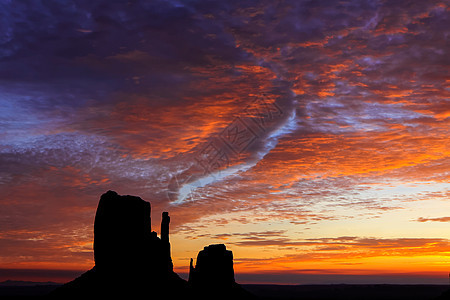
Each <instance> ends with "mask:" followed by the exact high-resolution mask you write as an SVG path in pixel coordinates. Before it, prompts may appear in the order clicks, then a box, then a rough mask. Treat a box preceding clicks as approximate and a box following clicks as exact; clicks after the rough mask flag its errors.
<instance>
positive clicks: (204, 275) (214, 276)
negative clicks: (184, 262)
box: [189, 244, 251, 299]
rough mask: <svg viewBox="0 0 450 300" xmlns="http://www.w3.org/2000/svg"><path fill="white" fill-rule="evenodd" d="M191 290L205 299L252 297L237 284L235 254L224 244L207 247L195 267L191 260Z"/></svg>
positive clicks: (202, 251)
mask: <svg viewBox="0 0 450 300" xmlns="http://www.w3.org/2000/svg"><path fill="white" fill-rule="evenodd" d="M189 288H191V289H192V290H193V291H194V292H195V293H196V295H197V296H200V297H203V298H207V297H208V295H219V296H220V297H221V299H237V298H238V299H242V298H245V299H247V298H249V297H250V296H251V295H250V294H249V293H247V292H246V291H245V290H244V289H242V288H241V287H240V285H238V284H237V283H236V282H235V280H234V269H233V252H231V251H229V250H227V249H226V247H225V245H224V244H216V245H209V246H206V247H205V248H204V249H203V250H201V251H200V252H199V253H198V256H197V263H196V265H195V267H194V266H193V260H192V259H191V264H190V269H189Z"/></svg>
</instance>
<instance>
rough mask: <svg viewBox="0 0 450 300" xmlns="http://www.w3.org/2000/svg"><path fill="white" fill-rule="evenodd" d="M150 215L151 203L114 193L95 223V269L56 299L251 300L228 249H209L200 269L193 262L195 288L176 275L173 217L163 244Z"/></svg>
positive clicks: (164, 226) (165, 216)
mask: <svg viewBox="0 0 450 300" xmlns="http://www.w3.org/2000/svg"><path fill="white" fill-rule="evenodd" d="M150 213H151V206H150V203H149V202H146V201H144V200H142V199H141V198H139V197H135V196H120V195H118V194H117V193H116V192H113V191H108V192H106V193H105V194H103V195H102V196H101V198H100V201H99V204H98V207H97V212H96V215H95V221H94V260H95V266H94V267H93V268H92V269H91V270H89V271H87V272H85V273H84V274H82V275H81V276H80V277H78V278H76V279H75V280H73V281H71V282H69V283H66V284H65V285H63V286H62V287H60V288H58V289H56V290H55V291H54V293H53V294H52V295H53V296H56V297H58V298H61V297H64V298H71V297H77V298H79V297H89V296H94V297H102V298H103V297H105V296H107V297H113V296H122V297H142V296H145V297H146V298H155V299H163V298H161V297H160V296H159V295H164V298H165V299H178V298H186V297H189V299H191V298H192V299H205V298H208V299H210V298H213V299H224V297H227V298H228V297H229V296H232V297H233V298H234V299H242V298H243V297H244V296H245V298H246V299H247V298H248V296H249V294H247V293H246V292H245V291H244V290H243V289H241V288H240V286H239V285H238V284H237V283H236V282H235V280H234V271H233V254H232V252H231V251H229V250H226V247H225V245H210V246H207V247H205V248H204V249H203V250H202V251H200V252H199V254H198V257H197V265H196V267H195V268H194V267H193V266H192V262H191V272H190V275H189V276H190V278H189V282H186V281H185V280H184V279H181V278H180V277H179V276H178V275H177V274H176V273H175V272H174V271H173V263H172V258H171V254H170V251H171V249H170V241H169V224H170V217H169V213H168V212H163V213H162V220H161V237H160V238H159V237H158V236H157V234H156V232H154V231H152V230H151V219H150V218H151V216H150ZM161 293H162V294H161ZM240 296H243V297H240Z"/></svg>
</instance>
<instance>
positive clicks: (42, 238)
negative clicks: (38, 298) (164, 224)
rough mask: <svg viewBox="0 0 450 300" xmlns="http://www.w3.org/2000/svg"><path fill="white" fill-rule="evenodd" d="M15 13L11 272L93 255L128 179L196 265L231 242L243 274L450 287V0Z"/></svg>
mask: <svg viewBox="0 0 450 300" xmlns="http://www.w3.org/2000/svg"><path fill="white" fill-rule="evenodd" d="M0 8H1V9H0V29H1V31H0V32H2V33H1V34H0V44H1V45H2V46H1V47H0V80H1V84H0V195H1V196H0V281H2V280H7V279H15V280H35V281H45V280H53V281H58V282H66V281H68V280H70V279H72V278H74V277H75V276H77V274H81V273H82V272H84V271H86V270H88V269H90V268H92V266H93V264H94V258H93V249H92V243H93V222H94V215H95V210H96V207H97V204H98V201H99V198H100V195H101V194H102V193H104V192H106V191H108V190H114V191H116V192H117V193H119V194H121V195H135V196H139V197H141V198H142V199H144V200H146V201H149V202H150V203H151V206H152V209H151V210H152V228H155V230H156V229H157V230H158V232H159V226H160V225H159V224H160V220H161V213H162V212H163V211H169V212H170V216H171V224H170V226H171V227H170V230H171V249H172V259H173V263H174V269H175V271H176V272H178V273H179V274H181V275H182V276H186V275H185V274H186V273H188V271H189V260H190V258H194V259H195V258H196V256H197V253H198V251H200V250H201V249H203V247H204V246H206V245H209V244H217V243H224V244H226V246H227V249H229V250H232V251H233V255H234V269H235V273H236V279H237V281H241V282H247V283H287V284H296V283H297V284H301V283H311V282H313V283H323V282H326V283H330V282H331V283H346V282H354V280H355V278H354V277H353V276H354V275H361V276H363V277H364V276H366V277H367V281H366V282H369V283H370V282H376V283H378V282H382V283H392V282H405V283H406V282H414V283H421V282H426V283H442V284H445V283H447V282H448V274H449V272H450V201H449V200H450V183H449V182H450V100H449V99H450V72H449V71H450V60H449V59H450V53H449V45H450V43H449V28H450V8H449V6H448V2H445V1H406V0H405V1H403V0H402V1H371V0H370V1H369V0H368V1H356V0H355V1H352V0H349V1H257V2H252V1H237V2H233V1H231V2H230V1H190V2H184V1H170V0H168V1H133V2H130V3H126V2H123V3H121V2H118V3H115V4H113V3H111V2H109V1H90V2H84V1H74V2H73V3H72V2H70V1H69V2H61V3H59V2H55V3H52V2H45V1H44V2H39V1H36V2H16V1H11V2H8V1H6V2H3V3H1V4H0ZM118 242H120V241H118ZM286 274H293V276H292V277H290V278H288V276H286ZM296 276H297V277H296ZM308 276H309V277H308Z"/></svg>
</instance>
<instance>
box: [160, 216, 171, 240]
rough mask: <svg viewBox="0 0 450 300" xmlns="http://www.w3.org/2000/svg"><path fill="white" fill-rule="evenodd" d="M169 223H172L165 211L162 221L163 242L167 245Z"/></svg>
mask: <svg viewBox="0 0 450 300" xmlns="http://www.w3.org/2000/svg"><path fill="white" fill-rule="evenodd" d="M169 223H170V217H169V213H168V212H167V211H165V212H163V213H162V220H161V241H163V242H167V243H168V242H169Z"/></svg>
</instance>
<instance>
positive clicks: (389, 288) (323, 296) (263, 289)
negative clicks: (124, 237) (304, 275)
mask: <svg viewBox="0 0 450 300" xmlns="http://www.w3.org/2000/svg"><path fill="white" fill-rule="evenodd" d="M58 286H59V285H55V284H37V285H32V284H27V285H22V286H21V285H3V286H1V285H0V299H21V298H47V297H46V295H48V294H49V293H50V292H51V291H52V290H54V289H55V288H56V287H58ZM242 287H243V288H244V289H246V290H247V291H249V292H251V293H252V294H253V295H255V296H256V297H257V299H302V300H306V299H308V300H310V299H311V300H313V299H314V300H328V299H330V300H331V299H349V300H352V299H367V300H371V299H377V300H393V299H396V300H403V299H405V300H406V299H408V300H414V299H417V300H425V299H436V298H437V297H439V296H440V295H441V294H442V293H443V292H444V291H446V290H448V289H449V286H447V285H390V284H374V285H364V284H359V285H352V284H335V285H333V284H332V285H259V284H243V285H242ZM212 298H213V297H212Z"/></svg>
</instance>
